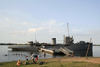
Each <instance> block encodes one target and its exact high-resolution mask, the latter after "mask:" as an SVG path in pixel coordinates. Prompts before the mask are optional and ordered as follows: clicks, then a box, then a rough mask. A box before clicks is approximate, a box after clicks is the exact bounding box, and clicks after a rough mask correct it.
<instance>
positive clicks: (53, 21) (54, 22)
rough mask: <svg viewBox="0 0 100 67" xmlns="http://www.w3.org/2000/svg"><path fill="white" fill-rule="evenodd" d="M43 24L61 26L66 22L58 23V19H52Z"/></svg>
mask: <svg viewBox="0 0 100 67" xmlns="http://www.w3.org/2000/svg"><path fill="white" fill-rule="evenodd" d="M43 25H47V26H61V25H64V23H57V21H56V20H54V19H51V20H50V21H48V22H47V23H43Z"/></svg>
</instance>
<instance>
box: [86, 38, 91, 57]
mask: <svg viewBox="0 0 100 67" xmlns="http://www.w3.org/2000/svg"><path fill="white" fill-rule="evenodd" d="M91 39H92V38H90V43H89V45H88V48H87V52H86V56H85V57H86V59H88V58H87V54H88V51H89V47H90V44H91Z"/></svg>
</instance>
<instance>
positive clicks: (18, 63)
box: [17, 53, 39, 66]
mask: <svg viewBox="0 0 100 67" xmlns="http://www.w3.org/2000/svg"><path fill="white" fill-rule="evenodd" d="M31 59H32V62H31V63H29V61H28V59H26V61H25V62H24V63H22V62H21V61H20V59H18V61H17V66H20V65H22V64H24V65H27V64H36V63H38V62H39V61H38V56H37V55H34V54H33V53H31ZM34 59H35V60H34Z"/></svg>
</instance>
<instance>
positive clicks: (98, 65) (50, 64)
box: [0, 57, 100, 67]
mask: <svg viewBox="0 0 100 67" xmlns="http://www.w3.org/2000/svg"><path fill="white" fill-rule="evenodd" d="M87 58H88V59H86V57H60V58H48V59H39V63H40V62H45V63H44V64H43V65H42V67H66V66H67V67H100V57H87ZM23 62H24V61H22V63H23ZM29 62H32V60H29ZM16 63H17V61H11V62H0V67H16ZM39 63H37V64H29V65H21V66H20V67H33V66H35V67H41V65H39Z"/></svg>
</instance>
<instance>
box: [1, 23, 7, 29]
mask: <svg viewBox="0 0 100 67" xmlns="http://www.w3.org/2000/svg"><path fill="white" fill-rule="evenodd" d="M4 27H9V25H8V24H5V25H1V26H0V28H4Z"/></svg>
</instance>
